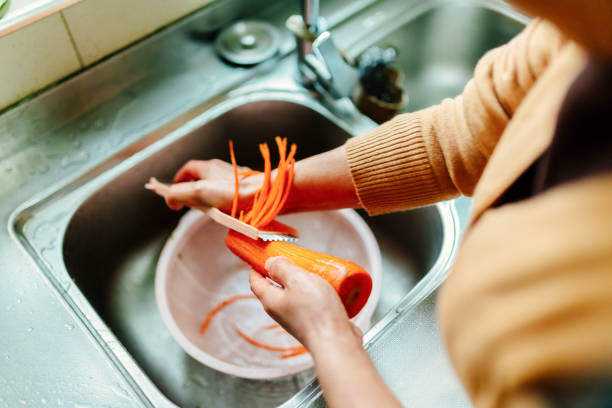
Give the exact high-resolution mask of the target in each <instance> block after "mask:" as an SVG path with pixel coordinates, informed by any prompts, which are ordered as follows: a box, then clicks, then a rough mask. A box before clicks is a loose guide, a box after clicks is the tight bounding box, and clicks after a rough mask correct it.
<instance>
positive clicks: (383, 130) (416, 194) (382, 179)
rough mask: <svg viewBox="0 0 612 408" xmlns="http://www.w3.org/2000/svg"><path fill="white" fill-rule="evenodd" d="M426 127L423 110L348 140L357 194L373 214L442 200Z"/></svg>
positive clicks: (349, 161) (348, 155) (401, 116)
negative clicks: (424, 138)
mask: <svg viewBox="0 0 612 408" xmlns="http://www.w3.org/2000/svg"><path fill="white" fill-rule="evenodd" d="M422 127H423V126H422V123H421V117H420V115H419V112H416V113H412V114H404V115H400V116H398V117H396V118H395V119H393V120H391V121H389V122H387V123H385V124H383V125H382V126H380V127H378V128H376V129H374V130H372V131H370V132H368V133H365V134H363V135H361V136H358V137H355V138H352V139H349V141H348V142H347V143H346V155H347V159H348V163H349V167H350V170H351V175H352V177H353V182H354V184H355V188H356V191H357V195H358V197H359V200H360V202H361V205H362V206H363V208H365V209H366V210H367V212H368V213H369V214H370V215H377V214H383V213H387V212H391V211H398V210H405V209H409V208H414V207H420V206H424V205H429V204H432V203H434V202H436V201H438V200H439V198H440V196H441V190H440V187H439V185H438V182H437V180H436V177H435V175H434V172H433V169H432V167H431V163H430V161H429V155H428V153H427V148H426V146H425V143H424V141H423V129H422Z"/></svg>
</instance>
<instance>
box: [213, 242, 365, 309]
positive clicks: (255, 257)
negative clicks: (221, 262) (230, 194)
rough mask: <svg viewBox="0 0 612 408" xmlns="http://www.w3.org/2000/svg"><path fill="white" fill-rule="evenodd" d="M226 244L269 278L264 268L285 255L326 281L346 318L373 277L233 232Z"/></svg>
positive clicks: (284, 245) (347, 263)
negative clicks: (269, 259)
mask: <svg viewBox="0 0 612 408" xmlns="http://www.w3.org/2000/svg"><path fill="white" fill-rule="evenodd" d="M225 245H226V246H227V247H228V248H229V249H230V250H231V251H232V252H233V253H234V254H235V255H236V256H238V257H239V258H240V259H242V260H243V261H245V262H246V263H248V264H249V265H250V266H251V267H252V268H253V269H255V271H257V272H259V273H260V274H262V275H264V276H266V277H270V275H269V274H268V271H266V269H265V267H264V265H265V264H266V260H267V259H268V258H270V257H273V256H285V257H287V258H289V260H290V261H291V262H293V263H294V264H296V265H297V266H299V267H301V268H303V269H306V270H307V271H310V272H312V273H314V274H316V275H319V276H320V277H321V278H323V279H325V280H326V281H327V282H329V283H330V284H331V285H332V287H333V288H334V289H335V290H336V293H338V296H340V300H341V301H342V304H343V305H344V307H345V309H346V312H347V314H348V316H349V318H351V317H353V316H355V315H356V314H357V313H359V311H360V310H361V309H362V308H363V306H364V305H365V304H366V302H367V301H368V297H369V296H370V292H371V291H372V278H371V277H370V275H369V274H368V273H367V272H366V271H365V270H364V269H363V268H362V267H361V266H359V265H357V264H355V263H353V262H350V261H347V260H345V259H341V258H337V257H335V256H332V255H326V254H322V253H319V252H315V251H311V250H309V249H304V248H301V247H299V246H297V245H293V244H291V243H288V242H280V241H271V242H265V241H261V240H257V241H256V240H253V239H251V238H249V237H247V236H246V235H242V234H240V233H239V232H236V231H230V232H229V233H228V234H227V238H226V240H225Z"/></svg>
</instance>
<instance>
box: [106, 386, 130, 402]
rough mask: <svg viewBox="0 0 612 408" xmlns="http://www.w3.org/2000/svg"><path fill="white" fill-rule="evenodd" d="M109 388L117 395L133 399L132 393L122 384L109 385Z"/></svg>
mask: <svg viewBox="0 0 612 408" xmlns="http://www.w3.org/2000/svg"><path fill="white" fill-rule="evenodd" d="M108 388H110V389H111V391H112V392H114V393H115V394H116V395H118V396H119V397H121V398H125V399H128V400H131V399H132V398H131V397H130V393H129V392H128V391H127V390H126V389H125V388H123V387H122V386H121V384H112V385H109V386H108Z"/></svg>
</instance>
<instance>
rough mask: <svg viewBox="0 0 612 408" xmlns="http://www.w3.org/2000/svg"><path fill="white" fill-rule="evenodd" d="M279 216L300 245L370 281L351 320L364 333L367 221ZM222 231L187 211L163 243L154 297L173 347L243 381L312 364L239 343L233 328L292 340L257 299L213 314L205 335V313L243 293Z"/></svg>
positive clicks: (374, 256)
mask: <svg viewBox="0 0 612 408" xmlns="http://www.w3.org/2000/svg"><path fill="white" fill-rule="evenodd" d="M279 219H280V220H281V221H283V222H285V223H287V224H288V225H291V226H292V227H295V228H297V229H298V230H299V231H300V241H299V245H300V246H303V247H305V248H308V249H312V250H315V251H319V252H324V253H328V254H331V255H334V256H338V257H341V258H345V259H348V260H350V261H352V262H355V263H357V264H359V265H361V266H362V267H363V268H364V269H365V270H367V271H368V272H369V273H370V275H371V276H372V293H371V295H370V298H369V299H368V302H367V303H366V305H365V306H364V308H363V309H362V310H361V312H359V313H358V314H357V315H356V316H355V317H354V318H353V319H352V321H353V322H354V323H355V324H356V325H357V326H358V327H359V328H361V330H362V331H364V332H365V331H366V330H367V329H368V328H369V327H370V320H371V317H372V314H373V313H374V309H375V308H376V304H377V302H378V298H379V296H380V285H381V277H382V276H381V275H382V266H381V258H380V250H379V248H378V244H377V243H376V239H375V238H374V235H373V234H372V231H370V229H369V227H368V226H367V224H366V223H365V222H364V221H363V219H361V217H359V215H357V213H356V212H355V211H353V210H341V211H325V212H317V213H304V214H292V215H287V216H283V217H279ZM226 235H227V229H226V228H225V227H222V226H220V225H218V224H217V223H215V222H214V221H212V220H211V219H210V218H209V217H208V216H206V215H205V214H203V213H201V212H199V211H194V210H192V211H189V212H188V213H187V214H185V216H183V218H182V219H181V220H180V222H179V224H178V226H177V227H176V229H175V230H174V232H173V233H172V235H171V236H170V238H169V239H168V241H167V242H166V245H165V246H164V248H163V250H162V253H161V256H160V258H159V261H158V264H157V273H156V276H155V296H156V298H157V305H158V308H159V311H160V313H161V317H162V319H163V321H164V323H165V325H166V327H167V328H168V330H169V331H170V334H171V335H172V337H174V339H175V340H176V341H177V342H178V344H179V345H180V346H181V347H182V348H183V350H185V351H186V352H187V353H188V354H189V355H190V356H192V357H193V358H194V359H196V360H197V361H199V362H201V363H202V364H205V365H207V366H209V367H212V368H214V369H215V370H218V371H221V372H224V373H227V374H230V375H233V376H237V377H243V378H253V379H272V378H279V377H284V376H288V375H293V374H296V373H298V372H301V371H303V370H306V369H308V368H311V367H312V366H313V361H312V358H311V357H310V355H309V354H303V355H300V356H296V357H291V358H287V359H281V358H280V353H279V352H275V351H269V350H265V349H261V348H258V347H255V346H253V345H251V344H249V343H247V342H246V341H245V340H244V339H242V338H240V337H239V336H238V335H237V334H236V332H235V331H234V326H236V327H238V328H240V329H241V330H242V331H244V332H245V333H247V334H249V335H251V336H253V337H256V338H257V339H258V340H262V341H265V342H266V343H269V344H274V345H279V346H294V345H297V344H298V343H297V341H296V340H295V339H294V338H293V337H291V336H289V335H287V334H285V335H278V330H261V328H262V327H264V326H266V325H269V324H271V323H274V322H273V320H272V319H271V318H270V317H269V316H268V315H267V314H266V313H265V312H264V310H263V308H262V306H261V304H260V303H259V301H258V300H257V299H247V300H240V301H238V302H236V303H233V304H232V305H229V306H227V307H226V308H224V309H223V310H222V311H220V312H219V313H218V314H217V315H216V316H215V317H214V318H213V319H212V321H211V323H210V325H209V327H208V329H207V330H206V332H205V333H204V334H200V333H199V329H200V325H201V324H202V321H203V320H204V319H205V317H206V315H207V314H208V313H209V312H210V310H211V309H213V308H214V307H215V306H216V305H217V304H219V302H221V301H223V300H225V299H227V298H229V297H231V296H234V295H237V294H250V293H251V290H250V287H249V282H248V275H249V270H250V268H249V266H248V265H247V264H245V263H244V262H242V261H241V260H240V259H238V258H237V257H236V256H234V255H233V254H232V253H231V252H230V251H229V249H227V247H226V246H225V237H226Z"/></svg>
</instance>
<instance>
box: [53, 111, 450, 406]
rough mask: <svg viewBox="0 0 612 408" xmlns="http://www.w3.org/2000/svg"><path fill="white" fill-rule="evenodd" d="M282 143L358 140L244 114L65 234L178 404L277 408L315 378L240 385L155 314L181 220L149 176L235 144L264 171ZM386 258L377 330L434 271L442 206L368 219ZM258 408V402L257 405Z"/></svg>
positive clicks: (77, 265) (126, 342)
mask: <svg viewBox="0 0 612 408" xmlns="http://www.w3.org/2000/svg"><path fill="white" fill-rule="evenodd" d="M275 135H282V136H286V137H288V138H289V140H290V141H291V142H296V143H297V144H298V146H299V150H298V156H299V157H308V156H310V155H313V154H316V153H319V152H322V151H325V150H328V149H331V148H333V147H336V146H339V145H341V144H342V143H344V142H345V141H346V139H347V138H348V137H349V136H350V135H349V134H348V133H347V132H346V131H344V130H343V129H342V128H340V127H339V126H337V125H336V124H334V123H333V122H332V121H330V120H329V119H327V118H326V117H324V116H322V115H321V114H319V113H317V112H316V111H314V110H312V109H309V108H308V107H306V106H303V105H300V104H296V103H293V102H288V101H278V100H265V101H260V102H251V103H246V104H244V105H241V106H238V107H236V108H233V109H231V110H229V111H228V112H226V113H223V114H222V115H220V116H219V117H217V118H216V119H213V120H211V121H210V122H207V123H206V124H204V125H203V126H201V127H198V128H196V129H194V130H192V131H190V132H188V133H187V134H186V135H185V136H183V137H181V138H180V139H179V140H177V141H175V142H174V143H172V144H170V145H168V146H166V147H165V148H163V149H161V150H159V151H157V152H156V153H154V154H152V155H150V156H149V157H147V158H145V159H144V160H142V161H141V162H139V163H138V164H136V165H134V166H133V167H130V168H129V169H127V170H126V171H125V172H122V173H121V174H120V175H118V176H117V177H116V178H115V179H114V180H112V181H111V182H110V183H108V184H106V185H105V186H104V187H102V188H100V189H99V190H97V191H96V192H95V193H94V194H92V195H91V196H89V197H88V198H87V199H86V200H85V201H84V202H83V203H82V204H81V205H80V206H79V208H78V209H77V210H76V212H75V213H74V215H73V216H72V218H71V220H70V223H69V225H68V227H67V230H66V233H65V236H64V244H63V257H64V262H65V265H66V269H67V271H68V273H69V274H70V276H71V277H72V278H73V280H74V283H75V284H76V285H77V286H78V287H79V289H80V290H81V291H82V293H83V294H84V295H85V297H86V298H87V299H88V301H89V303H90V304H91V306H92V307H93V308H94V309H95V311H96V313H97V314H98V316H100V318H101V319H102V320H103V321H104V322H105V323H106V325H108V327H109V329H110V330H111V331H112V332H113V333H114V334H115V335H116V336H117V338H118V340H119V341H120V342H121V343H122V344H123V346H124V347H125V348H126V349H127V351H128V352H129V353H130V354H131V355H132V357H133V358H134V359H135V360H136V362H137V363H138V365H139V366H140V367H141V368H142V369H143V370H144V372H145V373H146V374H147V375H148V377H149V378H150V379H151V380H152V381H153V383H155V385H156V386H157V388H158V389H159V390H160V391H161V392H162V393H164V394H165V395H166V396H167V397H168V399H170V400H171V401H173V402H174V403H176V404H177V405H179V406H195V405H198V404H204V405H205V406H207V407H213V406H219V407H226V406H275V405H278V404H280V403H282V402H284V401H285V400H287V399H288V398H289V397H291V396H292V395H293V394H295V393H296V392H297V391H299V389H300V388H302V387H303V386H304V385H305V384H306V382H307V381H309V380H311V379H312V377H313V374H312V373H311V372H309V373H305V374H302V375H300V376H297V377H294V378H289V379H286V380H281V381H273V382H272V381H270V382H261V381H248V380H237V379H234V378H231V377H229V376H226V375H224V374H221V373H218V372H215V371H214V370H212V369H209V368H207V367H204V366H202V365H200V364H199V363H197V362H196V361H194V360H193V359H191V358H190V357H189V356H187V355H186V354H185V353H183V352H182V351H181V350H180V348H179V347H178V346H177V345H176V344H175V343H174V342H173V341H172V339H171V338H170V337H169V333H168V332H167V330H166V329H165V327H164V325H163V323H162V321H161V319H160V317H159V314H158V311H157V308H156V306H155V299H154V291H153V281H154V275H155V265H156V262H157V258H158V256H159V252H160V250H161V248H162V246H163V244H164V242H165V240H166V239H167V237H168V236H169V234H170V233H171V231H172V229H173V228H174V226H175V225H176V223H177V221H178V219H179V218H180V216H181V215H182V213H177V212H173V211H170V210H169V209H168V208H167V207H166V206H165V205H164V203H163V200H160V199H159V198H158V197H156V196H154V195H153V194H151V193H150V192H148V191H145V190H144V189H143V185H144V183H145V182H146V180H147V179H148V178H149V177H150V176H151V175H156V176H158V177H161V178H170V177H171V175H172V174H173V173H174V172H175V171H176V170H177V169H178V168H179V167H180V166H181V165H182V164H183V163H184V162H185V161H187V160H189V159H192V158H199V159H210V158H216V157H217V158H225V159H229V158H228V148H227V142H228V140H229V138H232V139H233V140H234V143H235V145H236V146H237V147H238V156H239V159H240V163H241V164H244V165H249V166H252V167H254V168H258V167H261V159H260V157H259V155H258V151H257V144H258V143H260V142H262V141H268V142H272V141H273V137H274V136H275ZM366 219H367V221H368V223H369V224H370V226H371V228H372V230H373V231H374V233H375V235H376V238H377V240H378V242H379V245H380V247H381V250H382V255H383V265H384V267H383V268H384V275H383V285H382V292H381V298H380V302H379V305H378V308H377V309H376V312H375V315H374V322H376V321H378V320H380V319H381V318H382V317H383V316H384V315H385V313H387V312H388V311H389V310H390V309H392V308H393V307H394V306H396V305H397V304H398V303H399V302H400V301H401V300H402V299H403V298H404V297H405V296H406V294H408V292H409V291H410V290H411V289H412V288H413V287H414V286H415V284H416V283H417V282H418V281H419V280H421V278H422V277H423V276H425V274H426V273H427V272H428V271H430V270H431V269H432V267H433V265H434V263H435V262H436V260H437V259H438V258H439V256H440V253H441V249H442V244H443V241H444V236H443V227H442V223H443V220H442V217H441V214H440V211H439V209H438V208H437V207H428V208H423V209H419V210H415V211H410V212H405V213H399V214H393V215H387V216H382V217H375V218H369V217H366ZM255 401H256V402H255Z"/></svg>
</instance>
